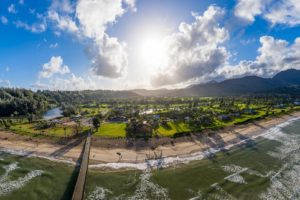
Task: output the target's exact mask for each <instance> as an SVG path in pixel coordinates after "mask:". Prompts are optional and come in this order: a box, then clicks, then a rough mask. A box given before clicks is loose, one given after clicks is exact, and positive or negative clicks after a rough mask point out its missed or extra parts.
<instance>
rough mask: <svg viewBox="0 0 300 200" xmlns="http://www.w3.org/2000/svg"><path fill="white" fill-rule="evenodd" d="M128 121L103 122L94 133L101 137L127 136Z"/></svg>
mask: <svg viewBox="0 0 300 200" xmlns="http://www.w3.org/2000/svg"><path fill="white" fill-rule="evenodd" d="M125 129H126V123H103V124H101V126H100V128H99V129H98V131H97V132H96V133H95V134H94V135H95V136H99V137H110V138H116V137H126V130H125Z"/></svg>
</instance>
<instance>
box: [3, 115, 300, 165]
mask: <svg viewBox="0 0 300 200" xmlns="http://www.w3.org/2000/svg"><path fill="white" fill-rule="evenodd" d="M298 117H300V111H298V112H294V113H292V114H288V115H283V116H281V117H278V118H269V119H264V120H260V121H256V122H251V123H249V124H246V125H238V126H234V127H230V128H226V129H224V130H219V131H216V132H210V133H209V134H208V133H202V134H192V135H191V136H188V139H186V140H182V139H178V140H176V139H175V140H173V143H171V142H170V143H166V144H164V145H158V146H156V148H155V150H153V148H150V147H149V146H148V147H145V148H132V147H131V148H123V147H122V148H121V147H120V148H118V147H103V146H101V145H100V146H99V145H97V142H95V145H94V144H93V142H92V147H91V151H90V163H91V164H99V163H140V162H144V161H145V160H146V159H155V158H160V157H164V158H165V157H175V156H184V155H189V154H192V153H195V152H201V151H205V150H207V149H209V148H211V147H220V148H222V147H225V146H228V145H234V144H239V143H240V142H241V141H242V140H245V139H251V138H255V137H257V136H258V135H260V134H262V133H263V132H264V131H266V130H267V129H270V128H272V127H274V126H276V125H278V124H281V123H284V122H286V121H287V120H290V119H293V118H298ZM96 140H101V139H96ZM112 142H114V141H113V140H112ZM83 144H84V138H77V139H73V140H70V141H68V142H57V141H53V140H51V139H41V138H40V139H39V138H30V137H27V136H21V135H18V134H15V133H12V132H8V131H0V149H4V150H13V151H17V152H24V153H25V152H26V153H27V154H29V155H33V156H41V157H49V158H54V159H59V160H65V161H76V160H77V159H78V158H79V156H80V154H81V152H82V147H83Z"/></svg>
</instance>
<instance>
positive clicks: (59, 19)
mask: <svg viewBox="0 0 300 200" xmlns="http://www.w3.org/2000/svg"><path fill="white" fill-rule="evenodd" d="M48 18H49V19H50V20H52V21H53V22H55V23H56V27H57V28H58V29H59V30H61V31H67V32H70V33H74V34H77V32H78V27H77V25H76V23H75V22H74V21H73V20H72V18H71V17H69V16H68V15H64V16H61V15H59V14H58V13H57V12H56V11H53V10H51V11H49V12H48Z"/></svg>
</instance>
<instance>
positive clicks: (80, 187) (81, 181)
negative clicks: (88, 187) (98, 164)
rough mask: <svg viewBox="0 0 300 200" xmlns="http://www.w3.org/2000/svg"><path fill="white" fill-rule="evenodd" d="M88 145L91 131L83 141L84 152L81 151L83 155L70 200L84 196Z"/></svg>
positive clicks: (76, 199)
mask: <svg viewBox="0 0 300 200" xmlns="http://www.w3.org/2000/svg"><path fill="white" fill-rule="evenodd" d="M90 146H91V133H89V134H88V136H87V138H86V141H85V145H84V152H83V156H82V160H81V164H80V170H79V174H78V177H77V181H76V185H75V189H74V192H73V196H72V200H82V199H83V197H84V189H85V182H86V175H87V171H88V166H89V157H90Z"/></svg>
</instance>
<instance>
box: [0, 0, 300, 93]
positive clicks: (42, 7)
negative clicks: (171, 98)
mask: <svg viewBox="0 0 300 200" xmlns="http://www.w3.org/2000/svg"><path fill="white" fill-rule="evenodd" d="M290 68H295V69H300V0H77V1H75V0H74V1H72V0H52V1H50V0H39V1H36V0H1V1H0V86H2V87H22V88H28V89H33V90H38V89H50V90H86V89H93V90H94V89H112V90H128V89H140V88H145V89H158V88H182V87H186V86H188V85H191V84H198V83H206V82H210V81H222V80H224V79H229V78H238V77H243V76H248V75H257V76H261V77H272V76H274V75H275V74H276V73H278V72H280V71H282V70H286V69H290Z"/></svg>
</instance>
